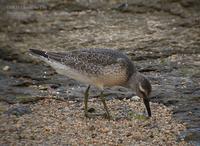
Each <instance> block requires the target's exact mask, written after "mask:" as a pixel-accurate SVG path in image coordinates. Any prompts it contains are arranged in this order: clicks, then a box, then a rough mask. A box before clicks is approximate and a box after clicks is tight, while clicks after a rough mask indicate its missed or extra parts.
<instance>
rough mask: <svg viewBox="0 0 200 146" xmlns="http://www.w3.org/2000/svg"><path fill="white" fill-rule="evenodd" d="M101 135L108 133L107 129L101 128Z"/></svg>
mask: <svg viewBox="0 0 200 146" xmlns="http://www.w3.org/2000/svg"><path fill="white" fill-rule="evenodd" d="M100 131H101V132H102V133H108V132H109V129H108V128H106V127H105V128H101V130H100Z"/></svg>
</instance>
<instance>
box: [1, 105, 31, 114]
mask: <svg viewBox="0 0 200 146" xmlns="http://www.w3.org/2000/svg"><path fill="white" fill-rule="evenodd" d="M31 112H32V111H31V108H30V107H29V106H22V105H19V106H17V107H14V108H10V109H9V110H7V111H6V112H4V113H5V114H7V115H16V116H22V115H24V114H30V113H31Z"/></svg>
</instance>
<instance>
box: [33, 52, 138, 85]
mask: <svg viewBox="0 0 200 146" xmlns="http://www.w3.org/2000/svg"><path fill="white" fill-rule="evenodd" d="M31 52H32V53H33V54H37V55H39V56H42V57H43V60H44V61H45V62H47V63H48V64H49V65H50V66H52V67H53V68H54V69H55V70H56V71H57V72H58V73H60V74H63V75H66V76H68V77H70V78H73V79H75V80H79V81H81V82H84V83H88V84H92V85H95V86H97V87H99V88H103V87H104V86H114V85H121V84H124V83H126V81H127V80H128V79H129V77H130V76H131V75H132V74H133V73H134V72H135V67H134V65H133V64H132V62H131V61H130V59H129V58H128V57H127V56H126V55H124V54H123V53H120V52H118V51H115V50H111V49H80V50H73V51H68V52H44V51H39V50H34V49H31Z"/></svg>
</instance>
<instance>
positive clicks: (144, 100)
mask: <svg viewBox="0 0 200 146" xmlns="http://www.w3.org/2000/svg"><path fill="white" fill-rule="evenodd" d="M143 102H144V105H145V107H146V109H147V113H148V116H149V117H151V109H150V104H149V99H148V98H143Z"/></svg>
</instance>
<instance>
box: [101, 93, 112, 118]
mask: <svg viewBox="0 0 200 146" xmlns="http://www.w3.org/2000/svg"><path fill="white" fill-rule="evenodd" d="M100 98H101V101H102V103H103V106H104V109H105V110H106V118H108V119H109V120H110V119H111V116H110V113H109V110H108V106H107V104H106V100H105V98H104V94H103V91H102V92H101V94H100Z"/></svg>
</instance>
